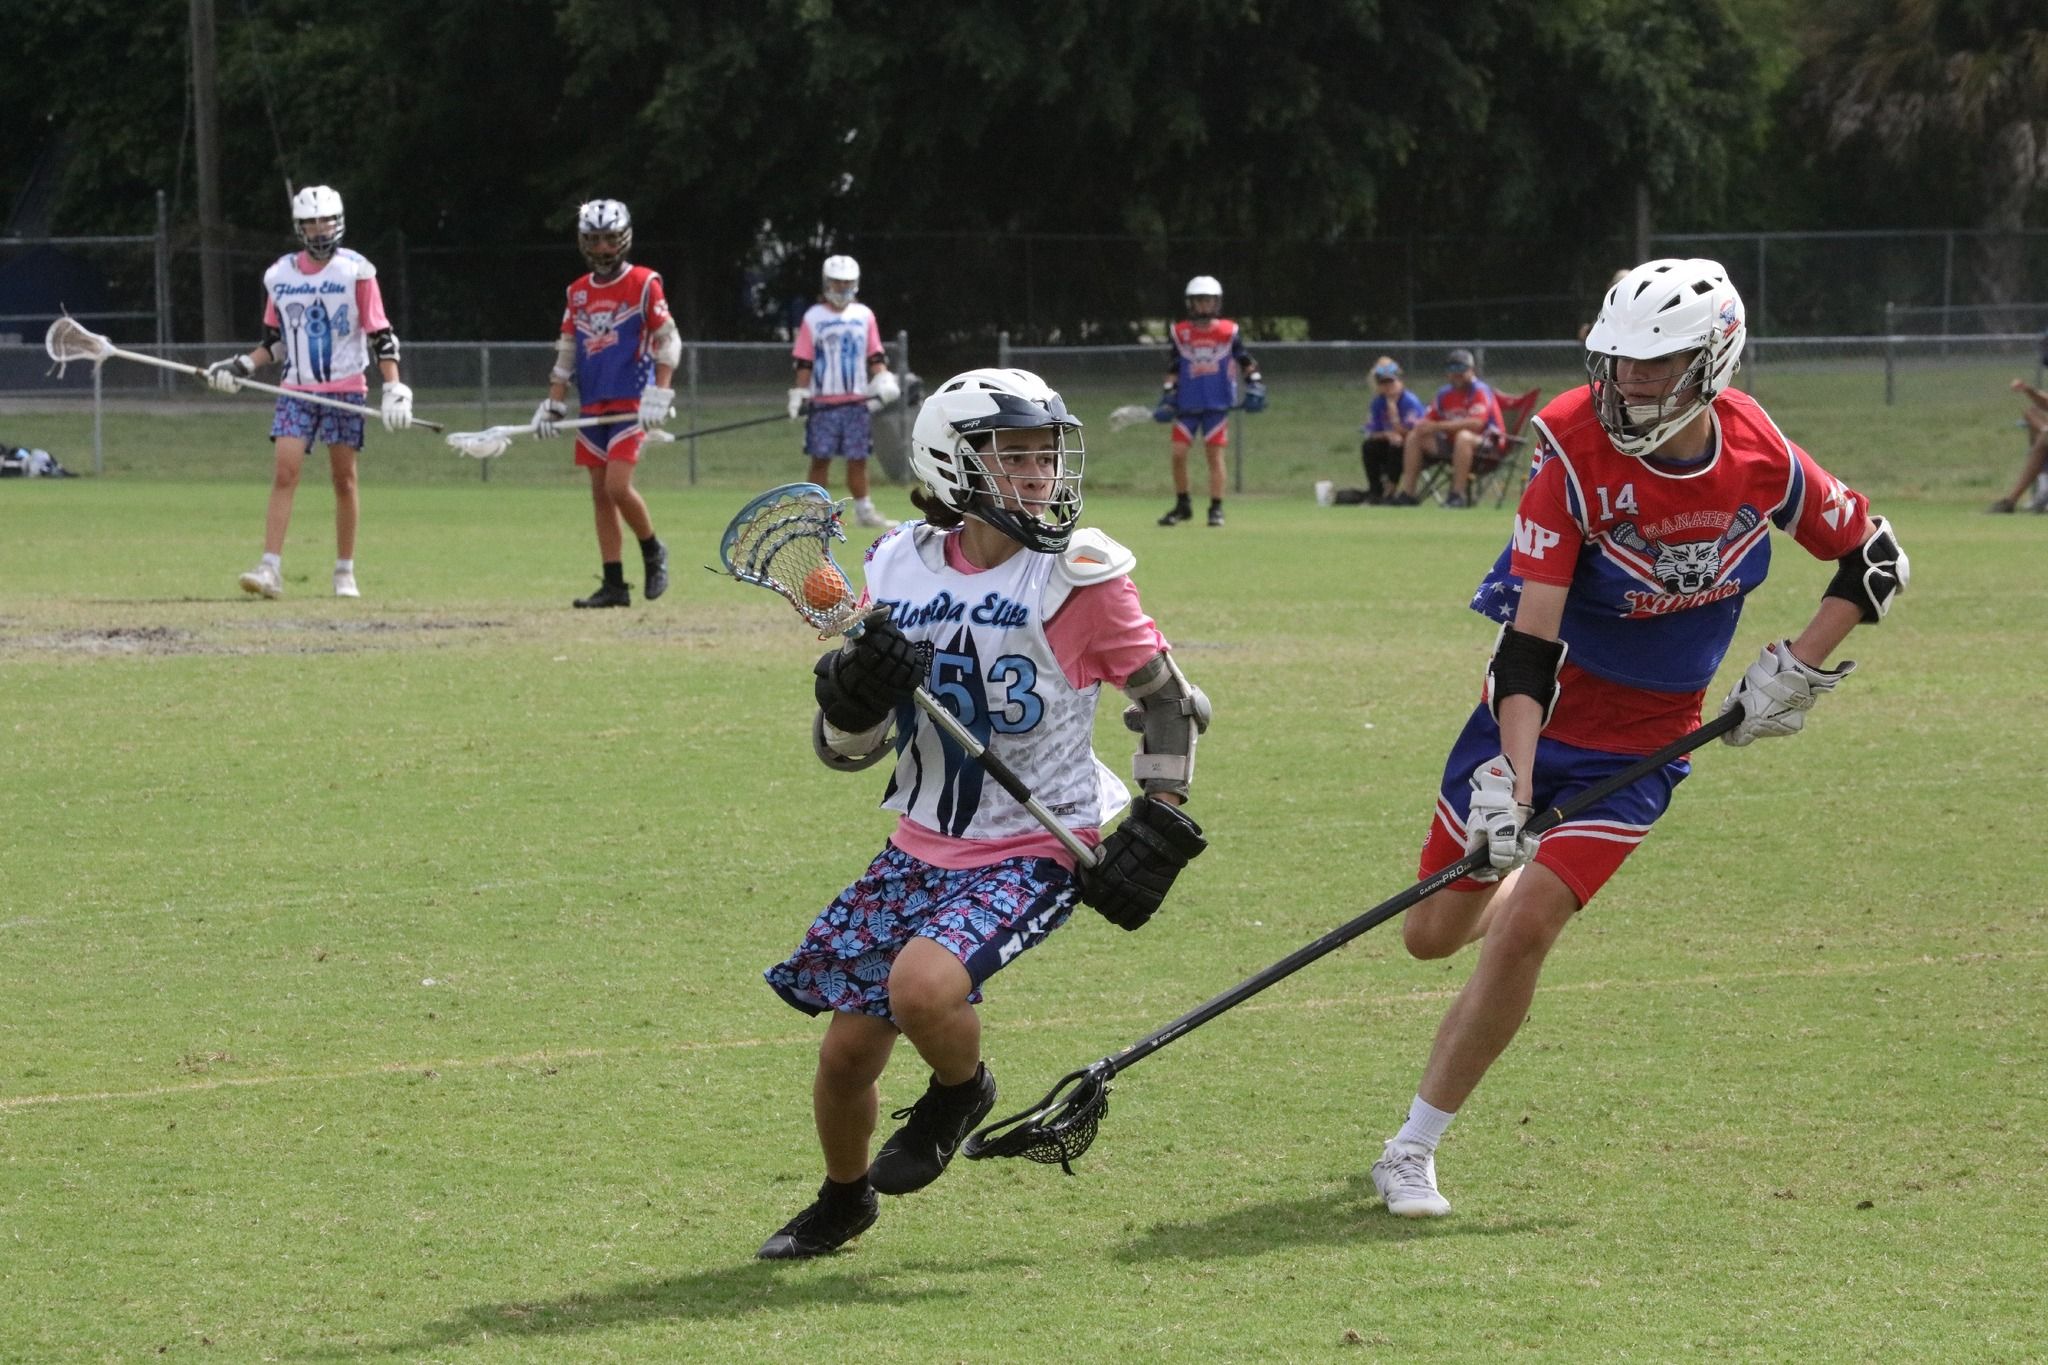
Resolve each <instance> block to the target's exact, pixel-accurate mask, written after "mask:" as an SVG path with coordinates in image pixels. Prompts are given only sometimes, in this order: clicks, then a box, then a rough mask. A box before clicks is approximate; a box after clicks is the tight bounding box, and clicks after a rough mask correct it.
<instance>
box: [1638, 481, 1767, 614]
mask: <svg viewBox="0 0 2048 1365" xmlns="http://www.w3.org/2000/svg"><path fill="white" fill-rule="evenodd" d="M1762 524H1763V514H1762V513H1760V512H1758V511H1757V510H1756V509H1755V508H1754V507H1751V506H1749V505H1748V504H1747V503H1745V504H1743V506H1742V507H1741V508H1740V509H1738V510H1737V512H1736V513H1735V515H1734V516H1732V517H1730V518H1729V519H1728V526H1727V529H1726V530H1724V531H1722V532H1721V534H1720V535H1719V536H1718V537H1716V538H1715V539H1712V540H1674V541H1667V540H1662V539H1654V538H1648V537H1645V536H1644V534H1643V532H1642V530H1641V529H1639V528H1638V527H1637V525H1636V524H1635V523H1634V522H1631V521H1624V522H1622V523H1621V524H1620V525H1618V526H1616V527H1615V528H1614V529H1613V530H1612V531H1609V532H1608V533H1607V537H1608V539H1609V541H1610V542H1611V543H1612V544H1613V545H1615V546H1618V547H1621V548H1622V549H1625V550H1629V551H1633V552H1634V553H1633V555H1631V556H1626V557H1624V556H1616V557H1617V558H1620V559H1621V560H1622V562H1623V563H1624V564H1625V565H1626V566H1627V567H1628V568H1629V569H1630V571H1631V572H1633V573H1635V574H1637V575H1638V576H1641V577H1647V578H1651V579H1654V580H1655V581H1656V582H1657V583H1658V584H1660V585H1661V586H1662V587H1663V588H1664V589H1665V591H1663V592H1661V593H1657V592H1643V591H1640V590H1636V589H1631V590H1630V591H1628V592H1626V593H1624V594H1623V600H1624V602H1626V603H1627V605H1628V614H1629V615H1630V616H1662V615H1665V614H1667V613H1669V612H1674V611H1685V610H1688V609H1690V608H1692V607H1699V606H1705V605H1706V604H1707V603H1709V602H1718V601H1721V600H1722V599H1723V598H1728V597H1733V596H1735V595H1736V594H1738V593H1740V592H1741V591H1742V584H1741V583H1740V582H1728V581H1725V580H1726V578H1727V575H1728V573H1729V571H1730V570H1731V569H1733V568H1734V567H1735V565H1736V564H1738V563H1740V562H1741V559H1742V555H1743V554H1746V553H1747V549H1748V546H1749V544H1751V543H1753V542H1752V541H1751V539H1750V537H1751V536H1752V534H1753V533H1755V532H1756V531H1757V528H1758V527H1759V526H1761V525H1762ZM1658 529H1663V527H1661V526H1660V527H1659V528H1658ZM1738 547H1740V548H1741V553H1738V554H1737V555H1736V557H1735V558H1734V559H1730V558H1729V557H1728V552H1729V551H1730V550H1733V549H1737V548H1738ZM1643 560H1648V561H1649V563H1648V566H1647V568H1648V572H1647V573H1645V571H1644V569H1645V566H1644V564H1643V562H1642V561H1643Z"/></svg>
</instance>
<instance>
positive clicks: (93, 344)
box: [43, 313, 114, 375]
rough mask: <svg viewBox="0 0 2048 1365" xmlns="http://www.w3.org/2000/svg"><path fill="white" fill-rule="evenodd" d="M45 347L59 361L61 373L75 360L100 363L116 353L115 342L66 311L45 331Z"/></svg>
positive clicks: (59, 372) (58, 367)
mask: <svg viewBox="0 0 2048 1365" xmlns="http://www.w3.org/2000/svg"><path fill="white" fill-rule="evenodd" d="M43 349H44V350H46V351H48V352H49V353H50V359H52V360H54V361H56V362H57V373H58V374H60V375H61V374H63V373H64V367H65V366H66V365H69V364H71V363H72V362H73V361H75V360H84V361H90V362H91V363H92V364H95V365H97V364H99V363H100V362H101V361H102V360H105V359H106V358H107V357H108V356H110V355H112V354H113V353H114V343H113V342H111V341H108V340H107V339H106V338H105V337H103V336H101V335H100V334H99V333H98V332H92V331H88V330H86V328H85V326H84V324H82V323H80V322H79V321H78V320H77V319H76V318H74V317H72V316H71V315H70V314H69V313H66V314H65V315H64V316H63V317H61V318H58V319H57V320H56V321H55V322H53V323H51V324H50V330H49V331H47V332H45V333H43Z"/></svg>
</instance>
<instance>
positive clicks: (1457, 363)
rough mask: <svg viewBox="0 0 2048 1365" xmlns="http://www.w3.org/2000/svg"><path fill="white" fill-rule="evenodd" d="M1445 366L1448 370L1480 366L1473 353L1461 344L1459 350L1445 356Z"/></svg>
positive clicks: (1471, 368)
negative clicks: (1473, 357)
mask: <svg viewBox="0 0 2048 1365" xmlns="http://www.w3.org/2000/svg"><path fill="white" fill-rule="evenodd" d="M1444 368H1445V369H1446V370H1475V369H1478V368H1479V367H1478V365H1477V363H1476V362H1474V361H1473V359H1472V353H1471V352H1470V351H1468V350H1466V349H1465V348H1464V347H1463V346H1460V347H1459V348H1458V349H1457V350H1455V351H1452V352H1451V353H1450V354H1449V355H1447V356H1445V357H1444Z"/></svg>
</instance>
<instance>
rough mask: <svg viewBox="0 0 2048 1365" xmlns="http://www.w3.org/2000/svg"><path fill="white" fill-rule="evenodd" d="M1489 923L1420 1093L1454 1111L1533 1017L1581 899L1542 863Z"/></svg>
mask: <svg viewBox="0 0 2048 1365" xmlns="http://www.w3.org/2000/svg"><path fill="white" fill-rule="evenodd" d="M1522 871H1523V875H1522V876H1520V877H1519V878H1517V879H1516V882H1515V885H1513V886H1512V887H1509V888H1507V889H1506V890H1505V891H1504V892H1503V893H1502V895H1501V903H1500V907H1499V909H1497V910H1496V911H1495V912H1494V914H1493V916H1492V920H1491V923H1489V924H1488V925H1487V929H1486V937H1485V938H1484V940H1482V941H1481V943H1480V946H1479V963H1478V965H1477V966H1476V967H1474V968H1473V969H1472V975H1471V977H1470V978H1469V979H1468V980H1467V981H1466V982H1465V986H1464V989H1463V990H1461V991H1459V992H1458V998H1457V999H1456V1000H1455V1001H1453V1002H1452V1004H1451V1008H1450V1010H1449V1011H1448V1012H1447V1013H1446V1014H1445V1015H1444V1018H1443V1022H1442V1023H1441V1024H1439V1025H1438V1026H1437V1031H1436V1042H1435V1044H1434V1045H1433V1046H1432V1047H1431V1048H1430V1053H1429V1063H1428V1065H1427V1066H1426V1067H1424V1068H1423V1072H1422V1085H1421V1086H1420V1088H1419V1090H1418V1093H1419V1094H1420V1095H1421V1096H1422V1098H1423V1099H1424V1100H1426V1101H1427V1102H1429V1103H1430V1104H1432V1105H1435V1106H1436V1107H1437V1108H1438V1109H1441V1110H1444V1111H1445V1112H1447V1113H1455V1112H1456V1111H1457V1110H1458V1109H1459V1108H1460V1107H1461V1106H1462V1105H1463V1104H1464V1103H1465V1101H1466V1100H1467V1099H1468V1098H1470V1096H1471V1094H1472V1092H1473V1091H1474V1090H1475V1089H1477V1088H1478V1086H1479V1082H1480V1079H1481V1078H1482V1077H1484V1076H1485V1075H1486V1071H1487V1068H1489V1067H1491V1066H1492V1065H1493V1063H1494V1061H1495V1060H1496V1059H1498V1058H1499V1056H1500V1054H1501V1053H1502V1052H1504V1051H1506V1049H1507V1045H1508V1044H1509V1042H1511V1041H1512V1040H1513V1039H1514V1036H1515V1032H1516V1031H1517V1030H1518V1029H1520V1028H1521V1026H1522V1021H1523V1020H1524V1019H1526V1018H1528V1017H1529V1002H1530V1001H1532V1000H1534V999H1535V998H1536V981H1537V978H1538V977H1539V976H1541V975H1542V973H1543V962H1544V959H1545V958H1547V957H1548V956H1549V955H1550V949H1551V945H1552V944H1554V943H1556V942H1557V936H1558V935H1559V934H1561V933H1563V932H1564V927H1565V925H1567V924H1569V923H1571V919H1572V916H1573V915H1575V914H1577V913H1578V910H1579V899H1578V897H1577V896H1575V895H1573V894H1572V891H1571V888H1570V887H1568V886H1566V885H1565V884H1564V883H1563V882H1562V881H1560V880H1559V879H1558V876H1557V874H1556V873H1554V872H1552V871H1551V870H1550V869H1549V868H1547V867H1544V866H1542V865H1541V864H1540V863H1531V864H1529V865H1528V866H1527V867H1525V868H1524V869H1522Z"/></svg>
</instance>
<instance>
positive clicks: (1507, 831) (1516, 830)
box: [1465, 754, 1541, 882]
mask: <svg viewBox="0 0 2048 1365" xmlns="http://www.w3.org/2000/svg"><path fill="white" fill-rule="evenodd" d="M1465 810H1466V814H1465V851H1466V852H1467V853H1484V854H1486V860H1487V864H1488V865H1487V866H1485V867H1482V868H1480V869H1479V870H1478V871H1477V872H1474V873H1473V874H1472V879H1473V880H1474V881H1481V882H1492V881H1499V880H1500V878H1501V877H1502V876H1503V875H1504V874H1505V873H1508V872H1511V871H1513V870H1514V869H1515V868H1518V867H1520V866H1521V865H1522V864H1523V863H1526V862H1528V861H1529V860H1530V859H1531V858H1533V857H1535V856H1536V846H1537V844H1538V843H1539V842H1541V836H1539V835H1534V834H1530V833H1528V832H1527V831H1526V830H1525V829H1524V828H1523V826H1525V825H1527V824H1528V823H1529V816H1530V815H1531V814H1532V813H1533V812H1532V811H1531V808H1530V807H1528V806H1525V805H1523V804H1521V803H1520V802H1518V801H1516V800H1515V765H1514V764H1513V763H1511V762H1509V761H1508V756H1507V755H1506V754H1495V755H1494V756H1493V757H1492V758H1489V759H1487V760H1486V761H1485V762H1484V763H1482V764H1480V765H1479V766H1478V767H1476V768H1474V769H1473V770H1472V797H1471V800H1470V801H1469V802H1467V803H1466V808H1465Z"/></svg>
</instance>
